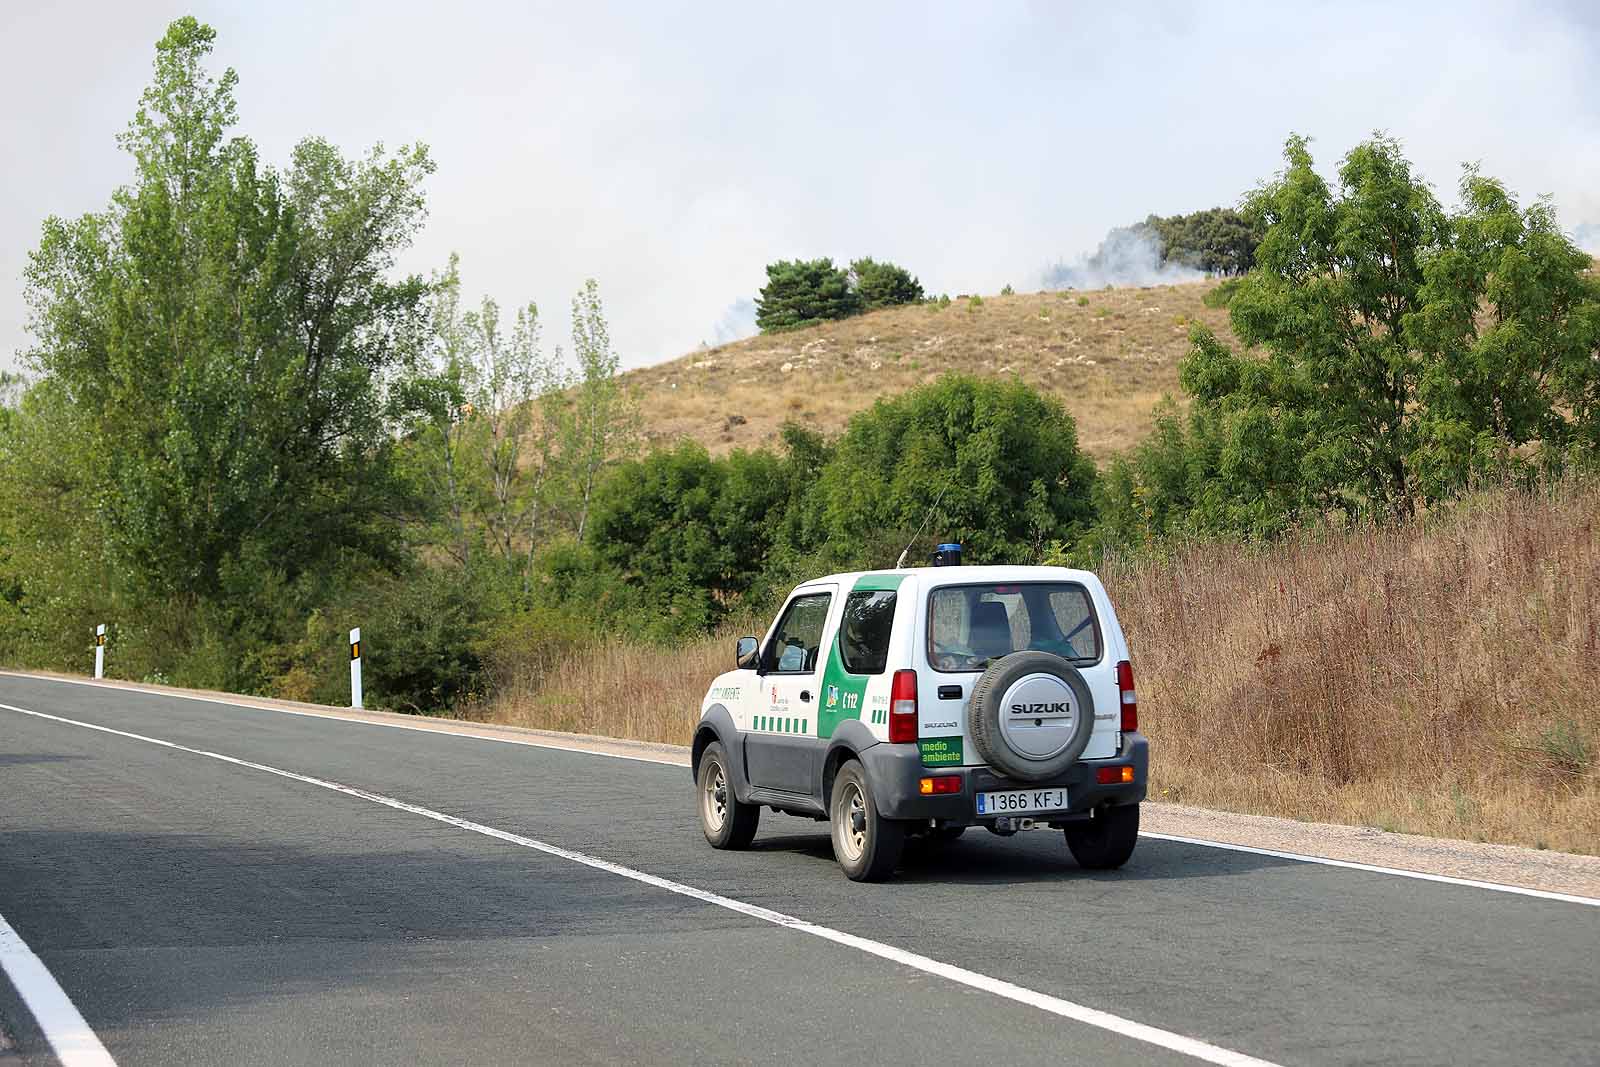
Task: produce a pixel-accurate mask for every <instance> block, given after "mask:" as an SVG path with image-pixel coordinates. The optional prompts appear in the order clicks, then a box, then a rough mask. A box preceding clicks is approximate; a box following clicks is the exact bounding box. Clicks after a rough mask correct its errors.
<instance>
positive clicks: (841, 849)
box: [828, 760, 906, 882]
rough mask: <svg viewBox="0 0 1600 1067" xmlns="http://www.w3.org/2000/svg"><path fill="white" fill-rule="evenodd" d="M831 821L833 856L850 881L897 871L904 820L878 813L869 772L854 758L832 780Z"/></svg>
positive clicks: (874, 878)
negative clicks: (869, 781)
mask: <svg viewBox="0 0 1600 1067" xmlns="http://www.w3.org/2000/svg"><path fill="white" fill-rule="evenodd" d="M828 822H829V825H830V827H831V829H832V831H833V855H834V858H835V859H837V860H838V861H839V866H840V867H842V868H844V873H845V874H846V875H847V876H848V877H849V878H850V880H851V881H855V882H879V881H882V880H883V879H885V878H888V877H889V876H890V875H891V874H893V873H894V868H895V864H897V863H899V862H900V853H901V852H902V851H903V850H904V848H905V844H906V826H905V823H903V822H900V821H898V820H896V819H885V818H884V817H883V816H881V815H879V814H878V808H877V805H875V804H874V803H873V802H872V787H871V786H869V785H868V784H867V775H866V772H865V771H864V770H863V769H862V767H861V764H860V763H857V762H856V761H855V760H851V761H850V762H849V763H846V764H845V765H844V766H843V767H841V768H840V769H839V776H838V777H837V778H835V779H834V780H833V793H832V795H831V796H830V797H829V798H828Z"/></svg>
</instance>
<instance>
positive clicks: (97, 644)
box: [94, 623, 106, 678]
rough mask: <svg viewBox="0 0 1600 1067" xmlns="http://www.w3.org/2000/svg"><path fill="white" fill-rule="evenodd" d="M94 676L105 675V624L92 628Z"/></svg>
mask: <svg viewBox="0 0 1600 1067" xmlns="http://www.w3.org/2000/svg"><path fill="white" fill-rule="evenodd" d="M94 676H95V677H96V678H104V677H105V676H106V624H105V623H101V624H100V625H99V626H96V627H95V628H94Z"/></svg>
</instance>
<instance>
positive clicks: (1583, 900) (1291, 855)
mask: <svg viewBox="0 0 1600 1067" xmlns="http://www.w3.org/2000/svg"><path fill="white" fill-rule="evenodd" d="M1139 836H1140V837H1149V838H1153V839H1155V840H1157V841H1176V842H1178V843H1180V844H1184V845H1204V846H1205V847H1207V848H1221V849H1226V850H1227V851H1229V852H1249V853H1251V854H1252V855H1256V856H1273V857H1275V858H1277V859H1281V860H1298V861H1299V862H1301V863H1320V864H1322V865H1323V866H1325V867H1345V868H1347V869H1349V870H1352V871H1367V872H1369V873H1372V874H1392V875H1395V876H1397V877H1400V878H1416V879H1418V880H1420V881H1424V882H1443V883H1444V884H1445V885H1461V886H1467V887H1468V888H1470V889H1492V890H1494V891H1495V892H1497V893H1516V894H1517V895H1519V896H1525V897H1538V898H1539V899H1541V900H1559V901H1563V902H1565V903H1567V904H1587V905H1588V906H1590V907H1591V908H1600V899H1596V898H1595V897H1578V896H1573V895H1571V894H1570V893H1552V892H1550V891H1549V890H1547V889H1526V888H1524V887H1522V886H1520V885H1506V884H1505V883H1503V882H1479V881H1476V880H1474V879H1472V878H1453V877H1451V876H1450V875H1447V874H1424V873H1423V872H1422V871H1405V870H1400V869H1399V868H1397V867H1377V866H1374V865H1372V864H1370V863H1357V862H1355V861H1354V860H1335V859H1328V858H1327V857H1325V856H1305V855H1301V854H1300V853H1298V852H1276V851H1274V850H1272V849H1270V848H1253V847H1251V846H1250V845H1232V844H1229V843H1227V842H1226V841H1207V840H1206V839H1205V838H1201V837H1180V836H1179V835H1177V834H1158V833H1153V832H1151V831H1149V830H1141V831H1139Z"/></svg>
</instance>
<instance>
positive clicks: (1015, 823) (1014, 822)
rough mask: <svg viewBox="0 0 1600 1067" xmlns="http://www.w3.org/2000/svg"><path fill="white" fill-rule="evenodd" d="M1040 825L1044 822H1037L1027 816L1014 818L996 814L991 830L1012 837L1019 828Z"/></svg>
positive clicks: (1023, 828)
mask: <svg viewBox="0 0 1600 1067" xmlns="http://www.w3.org/2000/svg"><path fill="white" fill-rule="evenodd" d="M1039 825H1042V824H1040V823H1036V822H1034V821H1033V820H1032V819H1029V818H1026V817H1019V818H1015V819H1013V818H1012V817H1011V816H1009V815H997V816H995V820H994V826H992V827H991V828H990V830H991V831H992V832H993V833H997V834H999V835H1000V836H1001V837H1010V836H1011V835H1012V834H1014V833H1016V832H1017V831H1018V830H1032V829H1033V828H1034V827H1036V826H1039Z"/></svg>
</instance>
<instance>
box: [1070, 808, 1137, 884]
mask: <svg viewBox="0 0 1600 1067" xmlns="http://www.w3.org/2000/svg"><path fill="white" fill-rule="evenodd" d="M1064 832H1065V833H1066V835H1067V847H1068V848H1069V849H1071V850H1072V858H1073V859H1075V860H1077V861H1078V865H1079V866H1080V867H1087V868H1089V869H1090V870H1094V871H1106V870H1112V869H1114V868H1117V867H1121V866H1122V865H1123V864H1124V863H1127V862H1128V857H1129V856H1132V855H1133V846H1134V845H1136V844H1138V843H1139V805H1137V804H1124V805H1122V806H1121V807H1117V808H1102V809H1101V810H1099V811H1097V812H1095V814H1094V818H1092V819H1090V820H1089V821H1088V822H1075V823H1068V824H1067V827H1066V830H1065V831H1064Z"/></svg>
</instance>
